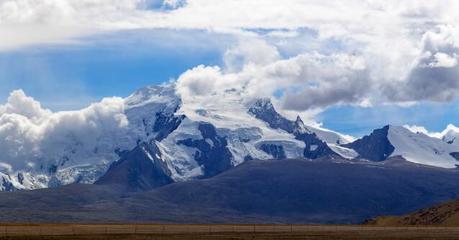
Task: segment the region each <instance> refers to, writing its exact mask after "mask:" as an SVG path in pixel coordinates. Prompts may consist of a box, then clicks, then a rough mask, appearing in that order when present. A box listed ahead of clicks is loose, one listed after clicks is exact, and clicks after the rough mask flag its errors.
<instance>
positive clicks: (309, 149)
mask: <svg viewBox="0 0 459 240" xmlns="http://www.w3.org/2000/svg"><path fill="white" fill-rule="evenodd" d="M296 139H298V140H301V141H303V142H304V144H305V148H304V153H303V155H304V157H305V158H309V159H316V158H319V157H324V156H334V155H337V154H336V153H335V152H334V151H333V150H331V149H330V147H329V146H328V145H327V144H326V143H325V142H323V141H321V140H320V139H319V138H317V136H316V134H314V133H297V134H296Z"/></svg>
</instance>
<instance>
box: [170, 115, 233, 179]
mask: <svg viewBox="0 0 459 240" xmlns="http://www.w3.org/2000/svg"><path fill="white" fill-rule="evenodd" d="M198 129H199V131H200V132H201V135H202V138H203V139H199V140H195V139H185V140H180V141H178V142H177V144H179V145H180V144H181V145H185V146H187V147H194V148H196V149H197V151H196V153H195V156H194V158H195V160H196V162H197V163H198V164H199V165H201V166H202V167H203V170H204V176H203V177H211V176H215V175H217V174H219V173H221V172H223V171H225V170H228V169H230V168H231V167H232V164H231V162H232V159H233V155H232V154H231V152H230V150H229V149H228V147H227V146H228V142H227V140H226V138H224V137H220V136H218V135H217V131H216V129H215V127H214V126H213V125H212V124H209V123H201V124H199V127H198Z"/></svg>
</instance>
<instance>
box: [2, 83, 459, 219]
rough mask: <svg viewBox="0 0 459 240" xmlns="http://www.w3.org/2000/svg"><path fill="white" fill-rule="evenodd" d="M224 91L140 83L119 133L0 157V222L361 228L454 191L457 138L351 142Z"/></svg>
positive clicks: (385, 131)
mask: <svg viewBox="0 0 459 240" xmlns="http://www.w3.org/2000/svg"><path fill="white" fill-rule="evenodd" d="M226 94H227V95H226V96H225V97H224V99H221V98H220V99H215V102H213V101H208V102H205V103H202V102H193V101H191V102H190V101H187V102H186V103H184V101H183V100H182V99H181V98H180V96H179V95H178V94H177V93H176V91H175V86H174V84H168V85H160V86H151V87H146V88H144V89H140V90H138V91H136V92H135V93H134V94H132V95H131V96H129V97H127V98H126V99H124V106H125V110H124V111H125V115H126V116H127V118H128V121H129V125H128V127H127V128H126V129H124V130H122V131H117V132H109V133H106V135H103V136H101V137H100V138H97V139H91V141H85V140H84V139H79V138H78V137H76V136H75V135H71V134H70V135H66V136H68V138H65V139H59V141H56V143H55V145H51V147H49V148H47V149H48V150H49V152H46V151H45V152H43V153H42V155H40V156H37V157H36V158H32V159H30V162H29V163H30V164H27V165H26V166H25V167H24V166H23V165H17V164H15V162H14V161H15V159H2V162H0V166H9V167H8V168H1V169H3V170H2V171H1V172H0V189H1V190H2V191H4V193H1V194H0V206H1V207H0V213H1V214H0V215H1V216H2V217H0V221H29V220H30V221H45V222H46V221H51V222H52V221H65V222H71V221H99V220H104V221H114V222H116V221H164V222H293V223H359V222H362V221H364V220H365V219H367V218H373V217H376V216H380V215H392V214H404V213H407V212H409V211H414V210H416V209H419V208H423V207H427V206H430V205H432V204H436V203H439V202H441V201H445V200H449V199H454V198H457V197H458V196H459V172H458V171H457V164H458V160H459V142H458V141H456V136H458V135H459V133H458V132H455V131H453V130H451V131H448V132H445V133H444V134H443V135H442V136H439V137H431V136H428V135H426V134H423V133H419V132H413V131H411V130H409V129H407V128H405V127H400V126H392V125H388V126H384V127H382V128H380V129H376V130H374V131H373V132H372V133H370V134H369V135H368V136H364V137H362V138H359V139H354V138H352V137H350V136H346V135H343V134H339V133H337V132H333V131H330V130H327V129H323V128H319V127H314V126H308V125H306V124H305V123H304V122H303V121H302V119H301V118H300V117H297V118H296V119H295V120H291V119H288V118H286V117H284V116H282V115H281V114H280V113H279V112H278V111H276V109H275V107H274V105H273V104H272V102H271V101H270V99H252V100H246V99H243V98H242V97H241V96H240V95H239V94H238V93H237V92H233V91H228V92H227V93H226ZM21 166H23V167H21ZM82 184H83V185H82ZM67 185H68V186H67ZM43 188H45V189H43ZM33 189H40V190H35V191H17V190H33ZM11 191H12V192H13V193H7V192H11ZM109 209H117V211H116V212H113V211H109Z"/></svg>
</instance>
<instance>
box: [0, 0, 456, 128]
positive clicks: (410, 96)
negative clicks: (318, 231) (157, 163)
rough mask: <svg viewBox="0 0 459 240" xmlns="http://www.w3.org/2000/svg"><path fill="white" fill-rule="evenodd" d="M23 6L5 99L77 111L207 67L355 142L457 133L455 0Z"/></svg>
mask: <svg viewBox="0 0 459 240" xmlns="http://www.w3.org/2000/svg"><path fill="white" fill-rule="evenodd" d="M24 1H25V2H26V3H27V4H24V2H21V1H16V0H9V1H8V4H6V3H0V22H2V25H0V35H1V36H4V39H2V41H0V85H1V88H0V101H1V102H5V101H6V99H7V97H8V95H9V93H10V92H11V91H13V90H15V89H23V90H24V91H25V92H26V93H27V94H28V95H30V96H32V97H34V98H35V99H37V100H39V101H40V102H41V103H42V105H44V106H45V107H47V108H50V109H52V110H54V111H60V110H75V109H80V108H82V107H84V106H87V105H88V104H90V103H92V102H95V101H99V100H100V99H101V98H103V97H107V96H121V97H125V96H128V95H129V94H130V93H132V92H133V91H134V90H136V89H138V88H141V87H143V86H146V85H151V84H160V83H162V82H167V81H170V80H171V79H177V78H178V77H179V76H180V75H181V74H182V73H183V72H185V71H187V70H189V69H192V68H193V67H195V66H198V65H204V66H219V67H220V69H219V72H218V73H217V74H216V75H217V78H222V79H218V80H220V81H224V79H228V76H229V77H230V78H231V79H233V80H234V84H236V85H238V84H239V85H241V86H242V85H243V84H247V85H248V86H250V87H252V88H253V89H246V91H247V92H249V93H250V94H252V95H251V96H253V94H254V93H255V95H256V94H259V95H260V96H266V95H270V94H271V96H272V95H275V97H276V98H278V99H279V103H280V104H279V107H280V108H282V110H285V111H294V112H296V113H298V114H303V115H302V116H306V117H311V118H312V120H314V121H316V122H320V123H323V126H324V127H325V128H329V129H332V130H336V131H339V132H343V133H347V134H351V135H356V136H361V135H363V134H366V133H369V132H370V131H371V130H372V129H374V128H378V127H381V126H383V125H386V124H394V125H404V124H408V125H420V126H425V127H426V128H427V129H428V130H430V131H441V130H443V129H444V128H445V127H446V125H447V124H450V123H452V124H459V122H458V121H457V119H458V117H459V116H458V114H457V112H458V108H459V102H458V100H457V99H458V95H459V64H458V61H459V28H458V27H457V26H456V25H457V24H456V23H457V21H459V16H458V13H457V11H454V9H457V8H455V6H459V5H458V2H457V1H450V0H446V1H447V3H445V2H441V1H426V2H412V3H410V4H408V3H400V2H399V1H395V0H391V1H385V2H384V3H375V2H368V1H365V0H350V1H349V2H348V3H347V4H346V5H344V4H342V3H340V1H338V0H330V1H327V2H322V1H304V0H290V1H288V4H287V3H280V2H279V1H276V0H266V1H263V2H262V3H261V2H260V1H251V0H247V1H245V2H244V4H240V3H237V1H231V0H222V1H218V2H217V1H215V2H214V1H202V0H145V1H138V0H120V1H116V2H111V1H94V2H93V3H92V4H83V3H79V2H78V1H69V0H50V1H47V2H39V1H38V2H37V1H31V0H24ZM362 1H363V2H365V4H363V3H362ZM273 6H274V7H273ZM331 6H333V7H331ZM445 6H448V7H445ZM254 9H256V11H254ZM2 13H4V14H2ZM6 13H8V14H6ZM233 13H237V14H233ZM456 20H457V21H456ZM395 43H396V44H395ZM209 73H211V74H215V72H213V70H212V71H209V69H205V68H203V72H199V74H201V75H200V76H202V77H203V79H207V78H206V77H207V76H206V74H209ZM247 76H250V78H251V79H250V80H247ZM212 77H214V76H211V77H209V79H210V80H209V81H210V82H208V83H207V85H208V86H204V87H209V86H210V87H209V89H212V86H213V85H215V84H213V83H212V81H217V80H215V79H214V78H212ZM190 81H191V82H189V84H188V86H198V85H199V86H203V84H204V85H206V83H203V82H202V81H201V80H199V79H198V80H196V79H191V80H190ZM193 81H194V82H193ZM244 94H246V93H244ZM247 94H248V93H247Z"/></svg>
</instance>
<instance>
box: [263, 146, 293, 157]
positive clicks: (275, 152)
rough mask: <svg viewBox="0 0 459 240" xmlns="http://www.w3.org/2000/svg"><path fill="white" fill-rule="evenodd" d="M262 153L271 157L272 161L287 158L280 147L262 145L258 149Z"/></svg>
mask: <svg viewBox="0 0 459 240" xmlns="http://www.w3.org/2000/svg"><path fill="white" fill-rule="evenodd" d="M259 148H260V149H261V150H262V151H264V152H265V153H267V154H269V155H271V156H273V158H274V159H285V158H287V157H286V156H285V151H284V148H283V147H282V146H280V145H275V144H262V145H261V146H260V147H259Z"/></svg>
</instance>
